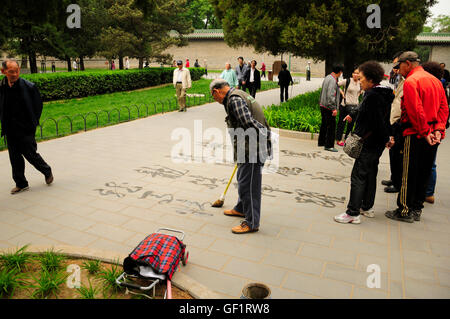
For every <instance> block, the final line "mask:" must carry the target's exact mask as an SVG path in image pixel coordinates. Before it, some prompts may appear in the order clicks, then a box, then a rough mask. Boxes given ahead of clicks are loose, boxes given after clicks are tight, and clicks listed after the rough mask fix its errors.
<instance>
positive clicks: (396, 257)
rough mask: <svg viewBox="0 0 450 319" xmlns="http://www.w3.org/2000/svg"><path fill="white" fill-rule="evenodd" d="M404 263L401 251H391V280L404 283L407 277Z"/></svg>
mask: <svg viewBox="0 0 450 319" xmlns="http://www.w3.org/2000/svg"><path fill="white" fill-rule="evenodd" d="M403 265H404V261H403V251H401V250H399V249H391V250H390V255H389V270H390V276H391V278H390V279H391V280H395V281H402V280H403V278H404V275H405V271H404V267H403Z"/></svg>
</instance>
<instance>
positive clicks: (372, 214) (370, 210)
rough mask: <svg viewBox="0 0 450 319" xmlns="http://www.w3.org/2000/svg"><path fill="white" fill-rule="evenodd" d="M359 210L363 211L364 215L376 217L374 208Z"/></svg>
mask: <svg viewBox="0 0 450 319" xmlns="http://www.w3.org/2000/svg"><path fill="white" fill-rule="evenodd" d="M359 212H360V213H361V215H364V216H366V217H369V218H374V217H375V211H374V210H373V208H371V209H369V210H363V209H362V208H361V209H360V211H359Z"/></svg>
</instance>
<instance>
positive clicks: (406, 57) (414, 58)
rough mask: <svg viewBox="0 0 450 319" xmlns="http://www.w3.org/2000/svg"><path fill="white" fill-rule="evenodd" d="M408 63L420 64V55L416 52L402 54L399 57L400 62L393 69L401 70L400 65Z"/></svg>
mask: <svg viewBox="0 0 450 319" xmlns="http://www.w3.org/2000/svg"><path fill="white" fill-rule="evenodd" d="M406 61H410V62H420V59H419V55H418V54H417V53H416V52H414V51H406V52H403V53H402V54H400V55H399V56H398V61H397V63H395V64H394V66H393V67H392V68H393V69H399V68H400V63H402V62H406Z"/></svg>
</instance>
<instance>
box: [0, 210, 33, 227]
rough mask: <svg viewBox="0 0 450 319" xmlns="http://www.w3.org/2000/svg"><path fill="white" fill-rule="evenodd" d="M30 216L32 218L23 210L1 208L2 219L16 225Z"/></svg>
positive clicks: (0, 218) (0, 215)
mask: <svg viewBox="0 0 450 319" xmlns="http://www.w3.org/2000/svg"><path fill="white" fill-rule="evenodd" d="M28 218H30V215H27V214H24V213H23V212H21V211H17V210H12V209H9V208H8V209H1V208H0V220H1V221H2V222H4V223H7V224H10V225H15V224H17V223H20V222H23V221H24V220H26V219H28Z"/></svg>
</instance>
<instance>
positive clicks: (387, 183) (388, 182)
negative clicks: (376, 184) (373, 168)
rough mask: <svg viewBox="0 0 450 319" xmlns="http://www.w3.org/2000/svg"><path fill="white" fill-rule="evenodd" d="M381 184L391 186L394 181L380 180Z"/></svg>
mask: <svg viewBox="0 0 450 319" xmlns="http://www.w3.org/2000/svg"><path fill="white" fill-rule="evenodd" d="M381 184H382V185H384V186H392V185H393V184H394V183H392V181H391V180H390V179H389V180H383V181H381Z"/></svg>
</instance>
